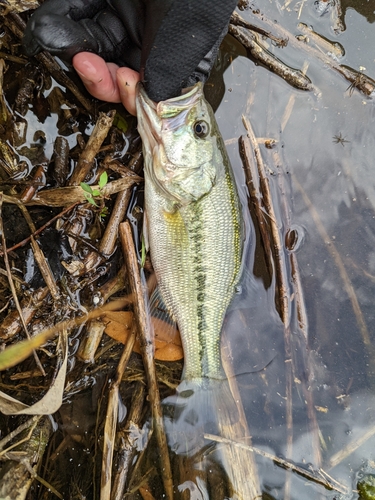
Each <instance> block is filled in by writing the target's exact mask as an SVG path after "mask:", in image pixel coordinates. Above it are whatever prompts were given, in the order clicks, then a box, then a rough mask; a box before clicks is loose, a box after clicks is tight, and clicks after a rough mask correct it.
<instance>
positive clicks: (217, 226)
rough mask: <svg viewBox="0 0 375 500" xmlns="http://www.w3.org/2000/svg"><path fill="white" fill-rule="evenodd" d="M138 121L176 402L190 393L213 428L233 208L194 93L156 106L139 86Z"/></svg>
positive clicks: (206, 117) (216, 143)
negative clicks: (169, 328) (173, 328)
mask: <svg viewBox="0 0 375 500" xmlns="http://www.w3.org/2000/svg"><path fill="white" fill-rule="evenodd" d="M137 116H138V130H139V133H140V135H141V138H142V140H143V151H144V162H145V164H144V175H145V209H146V219H147V239H148V242H149V247H150V253H151V260H152V264H153V267H154V270H155V273H156V279H157V283H158V288H159V292H160V295H161V297H162V300H163V302H164V303H165V306H166V308H167V310H168V312H169V314H170V315H171V316H172V317H173V318H174V319H175V321H176V322H177V325H178V329H179V331H180V334H181V339H182V344H183V350H184V370H183V376H182V383H181V384H180V387H179V394H180V395H181V394H183V397H184V398H185V401H186V398H187V396H190V395H192V394H193V393H195V396H196V399H195V400H193V401H194V403H193V404H194V407H195V409H196V413H199V412H200V413H202V414H203V416H202V418H203V420H204V419H208V420H211V421H212V420H213V419H212V415H210V413H213V414H215V413H216V412H218V411H223V412H230V411H233V410H234V411H235V405H234V401H233V400H231V394H230V391H229V386H228V384H227V381H226V376H225V373H224V370H223V365H222V361H221V353H220V334H221V329H222V326H223V320H224V316H225V313H226V311H227V309H228V306H229V304H230V302H231V300H232V298H233V295H234V294H235V289H236V285H237V284H238V281H239V277H240V269H241V258H242V247H243V222H242V217H241V208H240V202H239V198H238V194H237V190H236V186H235V182H234V178H233V174H232V171H231V166H230V162H229V159H228V156H227V153H226V150H225V146H224V143H223V140H222V138H221V135H220V132H219V129H218V127H217V124H216V120H215V117H214V114H213V111H212V109H211V107H210V105H209V104H208V102H207V101H206V100H205V98H204V95H203V86H202V84H201V83H198V84H197V85H195V86H194V87H192V88H191V90H190V91H188V92H187V93H186V94H184V95H181V96H179V97H176V98H173V99H169V100H167V101H163V102H159V103H158V104H156V103H154V102H153V101H151V100H150V99H149V98H148V97H147V95H146V92H145V90H144V89H143V87H142V86H139V90H138V95H137ZM189 418H190V420H194V422H196V420H197V419H198V418H199V417H198V416H196V417H194V418H193V419H191V414H190V417H189Z"/></svg>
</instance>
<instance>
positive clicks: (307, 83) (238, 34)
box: [228, 24, 314, 90]
mask: <svg viewBox="0 0 375 500" xmlns="http://www.w3.org/2000/svg"><path fill="white" fill-rule="evenodd" d="M228 32H229V33H230V34H231V35H233V36H234V38H236V39H237V40H238V41H239V42H240V43H241V44H242V45H243V46H244V47H246V48H247V49H248V50H249V51H250V54H251V55H252V56H253V57H255V58H256V59H257V60H258V61H260V62H262V63H263V64H265V65H266V66H267V67H268V68H269V69H270V70H271V71H273V72H274V73H275V74H276V75H278V76H280V77H281V78H283V79H284V80H285V81H287V82H288V83H289V84H290V85H292V86H293V87H296V88H297V89H300V90H313V89H314V86H313V85H312V83H311V80H310V79H309V78H308V77H307V76H306V75H304V74H303V73H302V72H301V71H300V70H297V69H293V68H290V67H289V66H287V65H286V64H284V63H283V62H282V61H280V59H278V58H277V57H276V56H274V55H273V54H271V52H269V51H268V50H267V49H266V48H264V47H263V46H262V44H261V43H260V42H259V40H258V37H257V35H255V34H254V33H251V31H248V30H246V29H245V28H242V27H241V26H234V25H233V24H230V25H229V28H228Z"/></svg>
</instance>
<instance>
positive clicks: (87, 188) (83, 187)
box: [80, 182, 92, 194]
mask: <svg viewBox="0 0 375 500" xmlns="http://www.w3.org/2000/svg"><path fill="white" fill-rule="evenodd" d="M80 186H81V188H82V189H83V190H84V191H86V193H90V194H92V188H91V186H89V185H88V184H86V182H81V184H80Z"/></svg>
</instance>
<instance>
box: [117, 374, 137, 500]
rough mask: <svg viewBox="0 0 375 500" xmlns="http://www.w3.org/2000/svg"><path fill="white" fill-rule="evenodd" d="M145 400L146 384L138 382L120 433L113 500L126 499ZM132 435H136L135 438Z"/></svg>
mask: <svg viewBox="0 0 375 500" xmlns="http://www.w3.org/2000/svg"><path fill="white" fill-rule="evenodd" d="M144 398H145V387H144V384H143V383H141V382H138V384H137V385H136V387H135V389H134V392H133V397H132V401H131V404H130V412H129V416H128V420H127V422H126V425H125V427H124V429H123V430H121V431H120V433H119V434H120V436H123V437H121V439H120V445H119V446H120V449H119V451H118V454H117V468H116V475H115V477H114V480H113V488H112V494H111V500H122V498H123V497H124V489H125V481H126V478H127V475H128V473H129V468H130V466H131V464H132V457H133V452H134V450H135V440H136V437H135V436H137V434H139V433H140V432H141V418H142V409H143V405H144ZM132 434H133V435H134V434H135V436H133V435H132Z"/></svg>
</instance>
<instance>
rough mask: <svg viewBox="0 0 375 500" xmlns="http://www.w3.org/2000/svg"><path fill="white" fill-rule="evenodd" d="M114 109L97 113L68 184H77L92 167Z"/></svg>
mask: <svg viewBox="0 0 375 500" xmlns="http://www.w3.org/2000/svg"><path fill="white" fill-rule="evenodd" d="M115 115H116V111H115V110H111V111H108V113H99V118H98V120H97V122H96V124H95V127H94V130H93V131H92V133H91V135H90V138H89V140H88V141H87V144H86V147H85V149H84V150H83V151H82V153H81V155H80V157H79V160H78V163H77V165H76V167H75V169H74V172H73V174H72V176H71V178H70V180H69V184H70V186H78V185H79V184H80V183H81V182H83V181H84V180H85V178H86V176H87V174H88V173H89V172H90V170H91V168H92V164H93V162H94V159H95V156H96V155H97V154H98V152H99V149H100V147H101V145H102V144H103V141H104V139H105V138H106V137H107V135H108V132H109V129H110V128H111V126H112V123H113V120H114V118H115Z"/></svg>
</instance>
